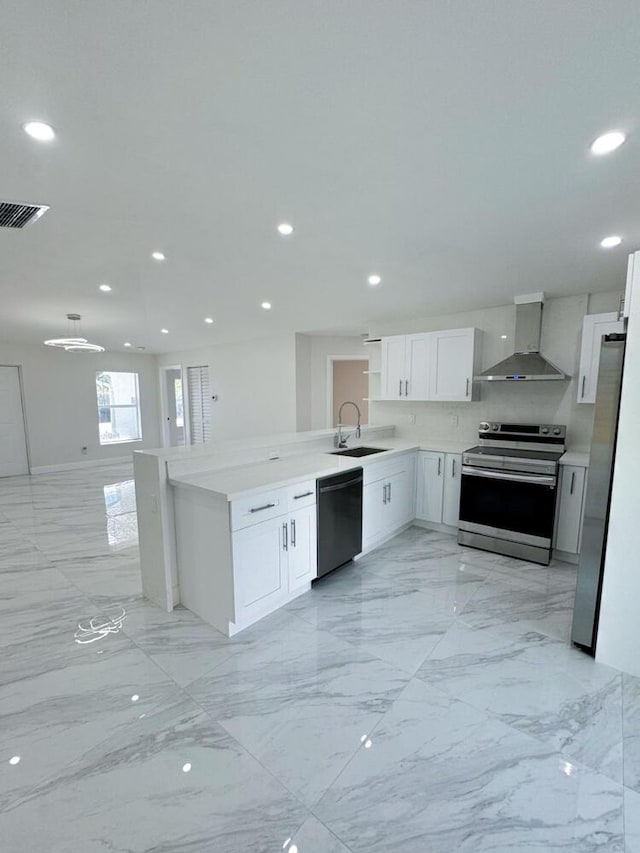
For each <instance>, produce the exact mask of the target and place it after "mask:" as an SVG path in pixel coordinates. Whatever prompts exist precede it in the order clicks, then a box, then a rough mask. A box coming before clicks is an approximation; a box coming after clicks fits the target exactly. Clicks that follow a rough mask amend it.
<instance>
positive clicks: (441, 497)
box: [416, 450, 462, 527]
mask: <svg viewBox="0 0 640 853" xmlns="http://www.w3.org/2000/svg"><path fill="white" fill-rule="evenodd" d="M418 456H419V459H418V484H417V488H418V500H417V511H416V517H417V518H419V519H421V520H422V521H428V522H430V523H432V524H447V525H449V526H451V527H457V525H458V519H459V513H460V467H461V464H462V456H461V455H460V454H458V453H435V452H434V451H430V450H423V451H421V452H420V453H419V454H418Z"/></svg>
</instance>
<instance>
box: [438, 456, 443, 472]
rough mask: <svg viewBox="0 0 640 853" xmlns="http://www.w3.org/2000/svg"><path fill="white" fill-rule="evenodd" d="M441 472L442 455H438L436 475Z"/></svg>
mask: <svg viewBox="0 0 640 853" xmlns="http://www.w3.org/2000/svg"><path fill="white" fill-rule="evenodd" d="M441 473H442V456H438V477H439V476H440V474H441Z"/></svg>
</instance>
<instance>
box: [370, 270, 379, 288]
mask: <svg viewBox="0 0 640 853" xmlns="http://www.w3.org/2000/svg"><path fill="white" fill-rule="evenodd" d="M367 281H368V282H369V284H370V285H371V286H372V287H376V285H378V284H380V282H381V281H382V279H381V278H380V276H379V275H376V274H375V273H374V275H370V276H369V278H368V279H367Z"/></svg>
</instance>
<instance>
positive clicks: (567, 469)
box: [554, 465, 587, 554]
mask: <svg viewBox="0 0 640 853" xmlns="http://www.w3.org/2000/svg"><path fill="white" fill-rule="evenodd" d="M586 481H587V471H586V469H585V468H582V467H579V466H574V465H562V466H561V471H560V485H559V492H558V507H557V514H556V533H555V543H554V547H555V548H556V549H557V550H558V551H565V552H566V553H567V554H578V553H579V552H580V539H581V532H582V515H583V512H584V494H585V486H586Z"/></svg>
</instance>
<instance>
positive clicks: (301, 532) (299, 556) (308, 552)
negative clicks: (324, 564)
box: [288, 504, 318, 592]
mask: <svg viewBox="0 0 640 853" xmlns="http://www.w3.org/2000/svg"><path fill="white" fill-rule="evenodd" d="M288 547H289V552H288V557H289V592H293V591H294V590H295V589H298V588H299V587H301V586H306V584H308V583H310V582H311V581H312V580H313V579H314V578H315V577H317V575H318V558H317V547H316V507H315V504H314V505H313V506H308V507H305V509H299V510H298V511H297V512H294V513H293V515H292V516H291V517H290V519H289V543H288Z"/></svg>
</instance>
